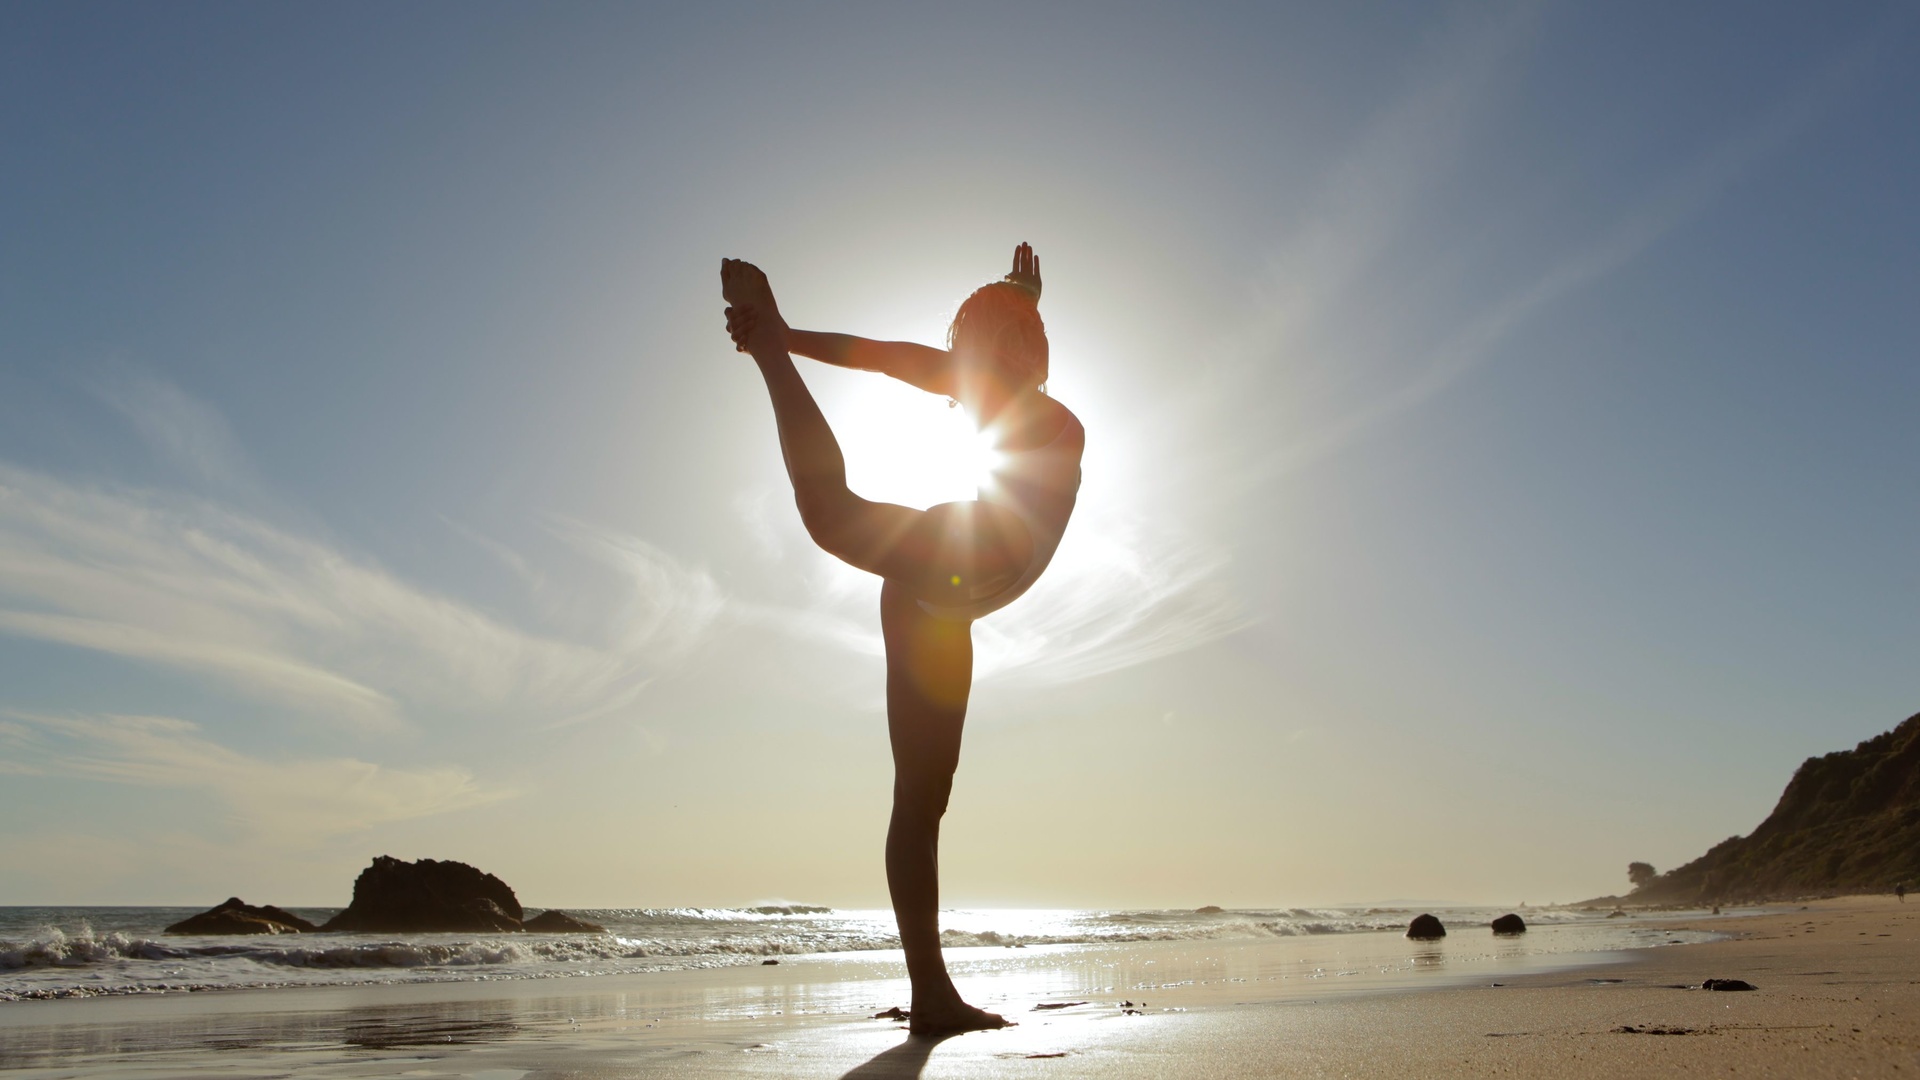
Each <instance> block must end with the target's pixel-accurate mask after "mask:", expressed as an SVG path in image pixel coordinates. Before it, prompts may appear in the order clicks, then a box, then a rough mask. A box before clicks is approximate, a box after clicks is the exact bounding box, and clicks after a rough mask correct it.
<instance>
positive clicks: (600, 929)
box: [520, 908, 607, 934]
mask: <svg viewBox="0 0 1920 1080" xmlns="http://www.w3.org/2000/svg"><path fill="white" fill-rule="evenodd" d="M520 929H522V930H526V931H528V932H530V933H535V934H604V933H606V932H607V928H606V927H604V926H601V925H600V924H599V923H590V922H588V921H587V920H585V919H582V918H578V917H576V916H573V915H569V914H567V913H566V912H564V911H561V910H559V909H558V908H548V909H547V910H546V911H543V912H541V913H540V914H538V915H535V916H534V917H533V918H531V919H528V920H527V921H526V922H523V923H521V924H520Z"/></svg>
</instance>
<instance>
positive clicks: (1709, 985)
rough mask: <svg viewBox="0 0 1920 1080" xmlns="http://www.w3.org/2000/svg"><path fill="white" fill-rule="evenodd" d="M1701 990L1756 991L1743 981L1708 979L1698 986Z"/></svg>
mask: <svg viewBox="0 0 1920 1080" xmlns="http://www.w3.org/2000/svg"><path fill="white" fill-rule="evenodd" d="M1700 989H1702V990H1758V989H1760V988H1759V987H1757V986H1755V985H1753V984H1752V983H1750V982H1748V981H1747V980H1745V979H1708V980H1707V981H1706V982H1703V983H1701V984H1700Z"/></svg>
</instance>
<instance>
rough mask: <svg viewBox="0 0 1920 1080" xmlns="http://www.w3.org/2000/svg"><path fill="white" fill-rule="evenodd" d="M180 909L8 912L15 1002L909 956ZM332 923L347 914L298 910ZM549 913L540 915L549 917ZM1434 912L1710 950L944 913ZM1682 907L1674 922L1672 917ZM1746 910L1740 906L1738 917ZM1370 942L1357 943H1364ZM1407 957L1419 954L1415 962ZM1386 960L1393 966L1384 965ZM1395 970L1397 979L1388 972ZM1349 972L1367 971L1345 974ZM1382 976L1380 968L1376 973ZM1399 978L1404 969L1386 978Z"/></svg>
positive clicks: (1201, 933)
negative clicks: (263, 926)
mask: <svg viewBox="0 0 1920 1080" xmlns="http://www.w3.org/2000/svg"><path fill="white" fill-rule="evenodd" d="M200 910H202V909H200V908H177V907H0V1001H23V1000H36V999H50V998H76V997H93V996H100V995H120V994H177V993H190V992H194V991H205V990H235V989H267V988H273V987H289V986H355V985H371V984H398V983H426V982H479V981H486V980H500V979H579V978H591V977H593V976H602V975H614V974H631V973H639V972H649V971H670V970H688V969H694V968H711V967H724V966H735V965H746V964H761V963H764V962H765V961H767V960H777V959H779V958H781V957H790V956H802V955H818V954H859V953H879V952H882V951H885V950H897V949H898V948H899V939H898V938H897V936H896V935H895V933H894V923H893V914H892V912H890V911H871V910H839V909H834V908H827V907H817V906H808V905H784V904H783V905H768V906H762V907H751V908H667V909H655V908H631V909H629V908H601V909H595V908H569V909H566V910H568V911H569V912H571V913H573V914H575V915H579V916H581V917H583V918H585V919H588V920H591V921H593V922H595V923H599V924H601V925H602V926H605V927H606V928H607V932H606V933H604V934H527V933H512V934H492V933H489V934H287V935H280V936H271V935H265V936H250V937H227V936H197V935H173V934H167V933H165V932H164V929H165V927H166V926H168V925H169V924H171V923H174V922H178V921H179V920H181V919H184V918H186V917H188V916H189V915H192V914H195V913H196V912H198V911H200ZM288 910H290V911H292V912H293V913H295V914H297V915H300V916H303V917H305V918H307V919H310V920H312V921H313V922H315V923H321V922H324V921H326V920H327V919H328V918H330V917H331V916H332V915H333V914H335V912H336V911H337V910H338V909H334V908H290V909H288ZM536 910H537V909H529V912H528V913H529V914H530V915H531V914H533V913H534V912H535V911H536ZM1421 910H1432V911H1433V912H1434V913H1435V914H1437V915H1439V916H1440V918H1441V919H1442V920H1443V921H1444V922H1445V923H1446V924H1447V925H1448V927H1449V929H1450V931H1451V935H1450V939H1449V940H1450V941H1453V942H1455V945H1454V946H1453V949H1454V951H1455V952H1456V953H1457V952H1458V950H1459V947H1460V945H1462V944H1464V943H1465V942H1464V941H1463V940H1462V939H1465V940H1467V941H1479V940H1480V939H1487V941H1488V946H1487V947H1488V948H1492V947H1493V943H1494V942H1495V941H1497V942H1498V948H1499V951H1500V954H1501V955H1502V956H1503V957H1506V958H1508V959H1511V960H1517V961H1522V962H1525V961H1527V960H1529V959H1535V958H1537V959H1541V960H1545V959H1547V958H1549V957H1551V956H1554V955H1559V954H1567V955H1571V954H1575V953H1581V954H1586V953H1596V952H1608V951H1617V950H1623V949H1634V948H1648V947H1657V946H1661V945H1668V944H1681V943H1686V942H1694V941H1703V940H1707V939H1709V938H1710V937H1711V936H1712V935H1707V934H1701V933H1697V932H1685V931H1682V932H1668V931H1664V930H1659V929H1656V928H1654V927H1652V926H1647V925H1643V924H1642V923H1641V921H1640V920H1638V919H1634V918H1624V919H1623V918H1614V919H1609V918H1607V917H1606V913H1602V912H1593V911H1583V910H1573V909H1562V908H1529V909H1520V913H1521V914H1522V916H1523V917H1524V918H1525V919H1526V920H1527V922H1528V923H1529V925H1530V926H1532V927H1535V928H1538V929H1542V930H1547V929H1551V930H1552V931H1553V932H1551V933H1530V934H1527V935H1523V936H1521V937H1517V938H1500V939H1494V938H1493V937H1492V935H1491V933H1490V931H1489V930H1488V928H1487V924H1488V923H1489V922H1490V921H1491V920H1492V919H1493V918H1495V917H1496V916H1498V915H1501V914H1504V913H1505V912H1506V910H1507V909H1496V908H1432V909H1420V908H1398V907H1365V908H1284V909H1273V910H1219V909H1213V908H1206V909H1201V910H1199V911H1163V910H1091V911H1080V910H1020V909H980V910H955V911H947V912H943V913H942V914H941V926H942V928H943V929H942V939H943V942H944V944H945V945H946V947H947V948H948V949H951V950H966V951H967V954H968V955H975V956H979V955H983V954H990V953H992V952H994V951H998V950H1015V949H1035V950H1048V951H1072V950H1076V949H1089V948H1092V947H1096V946H1101V945H1111V944H1121V943H1127V942H1181V941H1185V942H1204V941H1215V940H1217V941H1221V942H1229V941H1248V940H1261V939H1267V940H1272V939H1283V938H1308V937H1314V938H1324V937H1328V936H1335V935H1350V934H1380V933H1382V932H1388V931H1401V930H1404V928H1405V927H1406V925H1407V923H1408V921H1410V920H1411V919H1412V918H1413V916H1414V915H1416V914H1419V913H1420V911H1421ZM1680 914H1682V913H1671V912H1670V913H1663V915H1662V917H1663V918H1667V919H1671V918H1674V917H1676V916H1678V915H1680ZM1729 914H1731V913H1729ZM1356 944H1357V943H1356ZM1407 944H1408V946H1409V948H1406V949H1400V948H1395V949H1393V950H1390V951H1382V950H1380V949H1379V948H1377V947H1376V948H1370V949H1368V950H1365V951H1364V955H1367V956H1371V957H1375V958H1376V959H1374V960H1370V961H1368V963H1369V964H1374V965H1378V964H1381V963H1389V964H1400V963H1404V964H1408V965H1413V964H1417V963H1419V962H1420V953H1419V950H1418V949H1417V948H1416V947H1413V943H1407ZM1402 954H1404V956H1403V955H1402ZM1381 958H1384V959H1381ZM1383 973H1386V972H1383ZM1333 974H1360V972H1358V971H1355V972H1345V971H1342V972H1336V973H1333ZM1376 974H1379V973H1376ZM1386 974H1390V973H1386Z"/></svg>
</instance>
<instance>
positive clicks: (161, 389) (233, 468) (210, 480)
mask: <svg viewBox="0 0 1920 1080" xmlns="http://www.w3.org/2000/svg"><path fill="white" fill-rule="evenodd" d="M90 388H91V389H92V391H93V393H94V394H95V396H97V397H98V398H99V399H100V400H101V401H104V402H106V403H107V404H108V405H110V406H112V407H113V409H114V410H115V411H117V412H119V413H120V414H121V415H122V416H123V417H125V418H126V419H127V421H128V422H129V423H131V424H132V426H133V430H134V432H135V433H136V434H138V435H139V436H140V438H141V439H142V440H143V441H145V442H146V444H147V445H148V446H149V447H150V448H152V450H153V451H154V452H155V453H156V454H158V455H159V456H160V457H161V458H163V459H165V460H167V461H169V462H171V463H172V464H173V465H174V466H175V467H177V468H179V469H181V470H182V471H184V472H185V473H187V475H189V476H191V477H193V478H194V479H195V480H197V481H199V482H200V483H202V484H204V485H207V486H208V487H211V488H214V489H225V490H232V491H243V492H249V493H252V492H256V491H257V490H258V488H259V484H258V483H257V482H256V478H255V476H254V473H253V469H252V468H251V467H250V466H249V465H248V464H247V458H246V454H245V453H244V452H242V450H241V449H240V443H239V440H238V439H236V438H234V435H233V429H232V428H231V427H230V426H229V425H228V424H227V419H226V417H224V416H221V415H220V413H219V410H217V409H215V408H213V406H211V405H208V404H207V403H206V402H203V401H201V400H199V399H198V398H195V397H194V396H193V395H191V394H188V393H187V392H186V391H184V390H181V389H180V388H179V387H177V386H175V385H173V384H172V383H169V382H166V381H165V380H162V379H158V378H155V377H154V376H152V375H148V374H146V373H144V372H140V371H136V370H133V369H131V368H123V369H119V370H116V371H113V372H110V373H109V374H107V375H104V376H102V377H100V378H98V379H95V380H93V382H92V383H91V386H90Z"/></svg>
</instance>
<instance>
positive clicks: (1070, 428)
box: [1002, 395, 1087, 454]
mask: <svg viewBox="0 0 1920 1080" xmlns="http://www.w3.org/2000/svg"><path fill="white" fill-rule="evenodd" d="M1086 440H1087V429H1086V428H1084V427H1082V426H1081V424H1080V418H1079V417H1077V416H1075V415H1073V413H1072V411H1071V410H1069V409H1068V408H1067V407H1066V406H1065V405H1062V404H1060V403H1059V402H1057V401H1055V400H1053V399H1052V398H1050V397H1046V396H1044V395H1039V396H1037V400H1036V401H1035V402H1034V404H1033V406H1032V411H1031V413H1029V415H1028V416H1027V417H1026V418H1025V419H1024V420H1023V421H1022V422H1021V424H1020V425H1019V430H1018V431H1016V432H1014V433H1012V434H1011V436H1010V437H1009V438H1008V439H1007V441H1006V442H1005V443H1003V444H1002V445H1003V447H1004V449H1005V450H1006V451H1008V452H1010V453H1016V454H1019V453H1026V452H1029V451H1034V450H1046V449H1061V448H1065V447H1074V448H1079V447H1081V446H1084V445H1085V444H1086Z"/></svg>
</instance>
